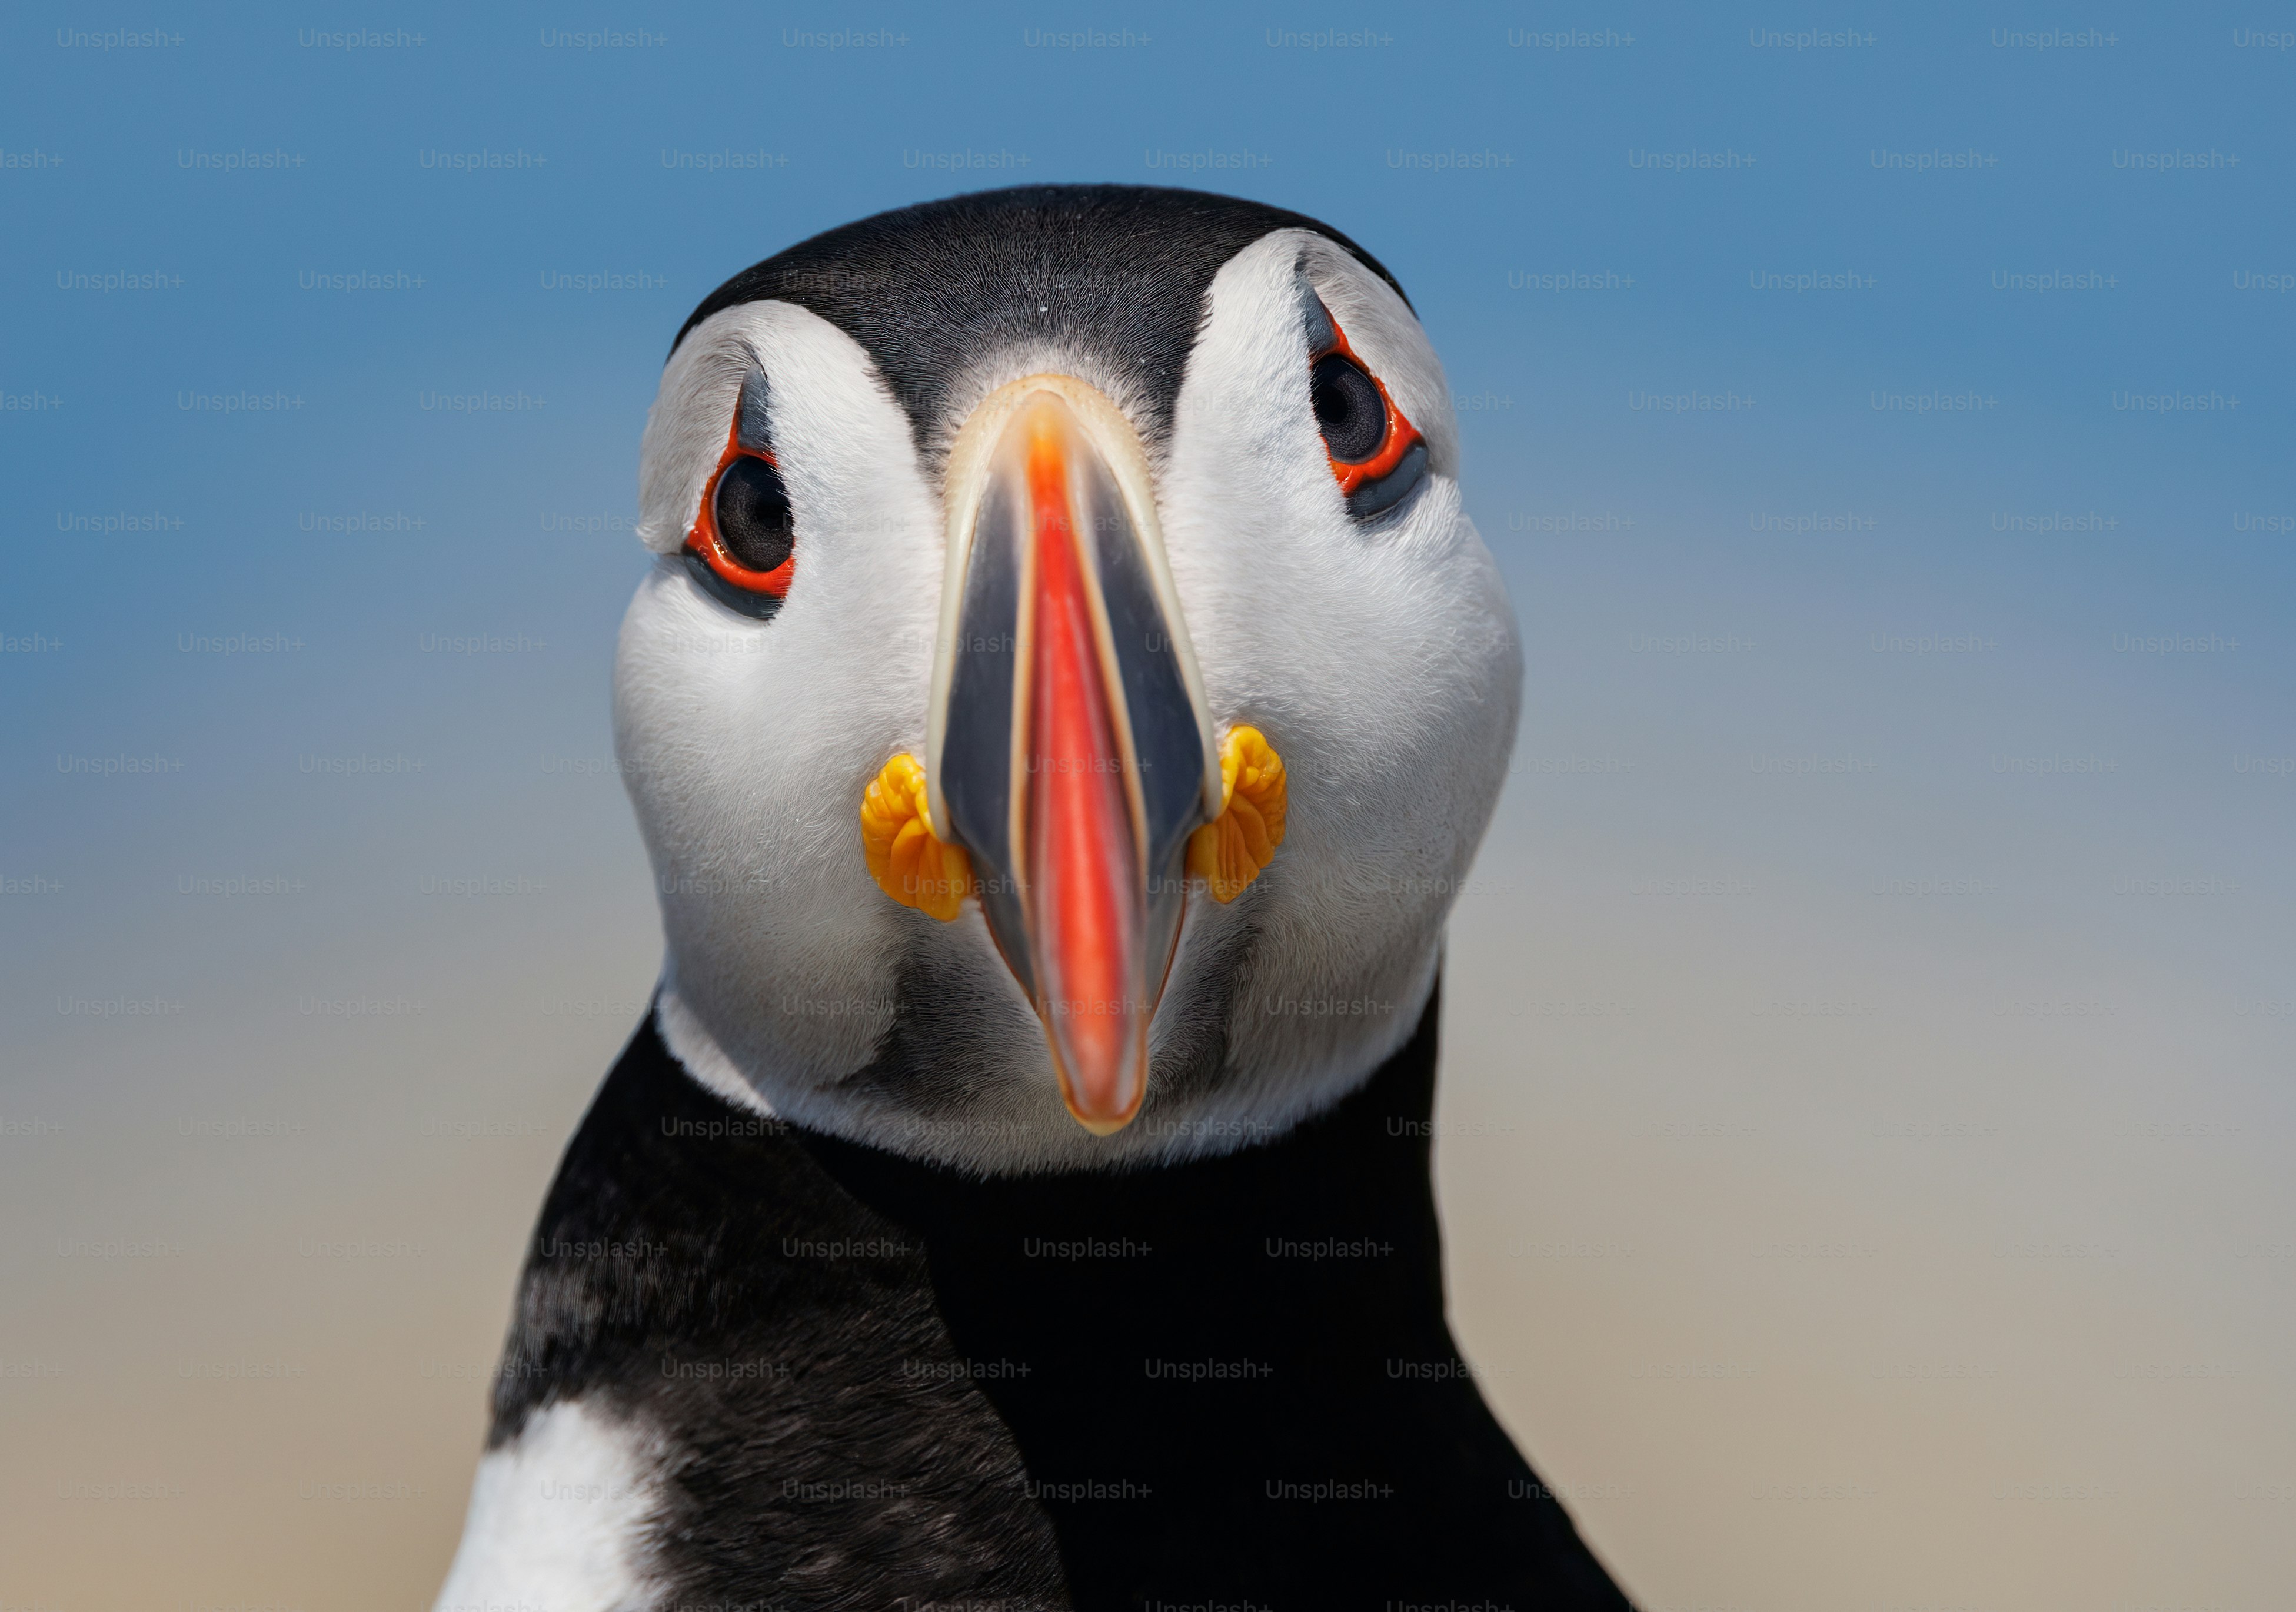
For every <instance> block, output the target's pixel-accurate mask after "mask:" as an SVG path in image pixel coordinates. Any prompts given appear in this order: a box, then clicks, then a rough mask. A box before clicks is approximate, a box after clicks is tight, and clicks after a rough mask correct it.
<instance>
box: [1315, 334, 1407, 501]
mask: <svg viewBox="0 0 2296 1612" xmlns="http://www.w3.org/2000/svg"><path fill="white" fill-rule="evenodd" d="M1308 342H1309V345H1310V346H1311V348H1312V349H1313V351H1311V352H1310V353H1309V355H1308V401H1309V402H1310V403H1312V404H1313V405H1314V406H1315V410H1316V428H1317V429H1318V430H1320V431H1321V432H1323V433H1324V454H1325V456H1327V457H1329V458H1330V460H1331V463H1332V480H1333V481H1337V482H1338V483H1339V484H1340V492H1341V495H1342V496H1343V497H1344V498H1346V499H1347V503H1348V513H1349V514H1351V515H1354V516H1356V517H1357V519H1358V520H1365V519H1368V518H1370V517H1371V516H1373V515H1379V514H1386V513H1387V512H1388V511H1389V510H1390V509H1393V508H1394V507H1395V506H1397V505H1398V504H1400V503H1402V502H1403V500H1404V499H1406V498H1409V497H1410V496H1411V493H1412V490H1413V489H1415V488H1416V487H1417V486H1418V485H1419V484H1420V483H1421V482H1422V481H1425V480H1426V479H1427V443H1426V441H1425V440H1423V438H1422V437H1421V436H1420V434H1419V428H1418V427H1417V426H1415V425H1414V424H1412V423H1411V422H1410V420H1409V419H1407V418H1406V417H1405V415H1404V413H1403V411H1402V410H1401V409H1400V408H1398V407H1396V406H1395V399H1393V398H1391V397H1390V396H1388V393H1387V385H1386V383H1385V382H1382V380H1381V379H1380V378H1379V377H1378V376H1377V375H1375V374H1372V373H1371V370H1370V368H1369V366H1366V365H1365V363H1364V361H1363V360H1362V359H1361V358H1357V356H1356V350H1355V349H1354V348H1352V347H1350V346H1349V345H1348V333H1347V332H1345V331H1343V330H1341V328H1340V322H1339V321H1338V320H1337V319H1334V318H1333V317H1332V310H1331V309H1330V308H1325V307H1324V302H1323V299H1322V298H1320V297H1316V296H1313V295H1311V296H1310V297H1309V300H1308Z"/></svg>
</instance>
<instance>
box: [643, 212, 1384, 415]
mask: <svg viewBox="0 0 2296 1612" xmlns="http://www.w3.org/2000/svg"><path fill="white" fill-rule="evenodd" d="M1284 228H1298V229H1311V230H1314V231H1316V233H1318V234H1323V235H1324V236H1327V237H1329V238H1330V239H1331V240H1333V241H1334V242H1336V243H1338V244H1340V245H1341V246H1343V247H1345V248H1346V249H1347V250H1348V251H1350V252H1352V253H1354V254H1355V256H1356V257H1357V259H1360V260H1361V261H1362V263H1363V264H1364V266H1365V267H1367V268H1369V269H1370V270H1371V271H1372V272H1373V273H1374V274H1376V275H1378V276H1380V278H1382V280H1385V281H1386V282H1387V283H1388V284H1390V285H1392V286H1394V287H1395V292H1396V294H1397V295H1398V296H1402V295H1403V288H1402V286H1401V285H1399V284H1397V283H1396V279H1395V276H1392V275H1390V274H1389V273H1388V272H1387V270H1386V269H1385V268H1384V267H1382V266H1381V264H1380V262H1379V260H1378V259H1375V258H1374V257H1373V256H1372V255H1371V254H1370V253H1369V252H1367V251H1364V250H1363V248H1361V247H1360V246H1357V244H1356V243H1354V242H1352V241H1350V240H1349V239H1348V237H1347V236H1345V235H1343V234H1341V233H1340V232H1339V231H1338V230H1335V229H1333V228H1332V227H1331V226H1329V225H1326V224H1319V223H1317V222H1316V220H1315V219H1313V218H1307V217H1304V216H1302V215H1301V214H1299V213H1294V212H1287V211H1285V210H1283V209H1282V208H1280V207H1268V206H1266V205H1264V204H1263V203H1260V202H1258V201H1242V200H1240V199H1238V198H1236V197H1234V196H1216V195H1212V194H1210V193H1206V192H1203V191H1193V190H1171V189H1166V188H1162V187H1160V186H1153V185H1022V186H1019V187H1016V188H1014V189H1012V190H994V191H982V192H979V193H974V194H972V195H966V196H951V197H948V198H947V199H945V200H942V201H927V202H924V203H922V204H921V205H919V206H915V207H905V208H901V209H898V210H896V211H893V212H887V213H879V214H876V215H875V216H874V217H872V218H863V219H860V220H858V221H857V222H855V223H852V224H848V225H844V226H840V227H839V228H836V229H832V230H828V231H826V232H824V233H823V234H818V235H816V236H814V237H813V238H812V239H811V240H808V241H801V242H799V243H798V244H797V245H795V246H792V247H791V248H789V249H788V250H787V251H782V252H777V253H775V255H774V256H772V257H770V258H767V259H766V260H765V261H764V262H762V263H758V264H754V265H752V266H751V267H748V268H745V269H743V270H742V272H741V273H740V274H738V275H735V276H734V277H733V278H732V279H730V280H728V281H726V284H723V285H721V286H719V287H718V288H717V290H716V291H714V292H710V293H709V296H707V297H705V298H704V299H702V301H701V306H700V307H699V308H695V309H694V310H693V314H692V316H691V317H688V318H687V319H686V321H685V325H683V326H682V327H681V328H680V329H679V331H678V333H677V341H673V342H671V343H670V350H671V351H672V352H675V351H676V349H677V343H678V342H679V341H685V336H686V333H687V332H688V331H691V330H692V329H693V327H694V326H695V325H699V324H700V323H701V321H702V320H704V319H706V318H708V317H709V316H710V315H712V314H714V313H716V312H717V311H718V310H719V309H721V308H734V307H739V306H740V305H741V304H742V303H745V302H757V301H761V300H767V299H772V300H777V301H783V302H793V303H795V304H797V305H798V306H799V307H800V308H808V309H810V310H811V311H812V312H814V313H816V314H818V315H820V316H821V317H823V318H824V319H826V320H828V321H829V322H830V323H831V324H832V325H836V326H837V327H838V328H839V329H840V330H842V331H843V332H844V333H846V334H847V335H849V336H851V337H852V338H853V340H854V341H856V342H857V343H859V344H860V346H861V347H862V348H863V349H864V350H865V351H866V352H867V353H868V354H869V356H870V358H872V359H873V360H874V361H875V363H876V366H877V370H878V373H879V374H881V376H882V377H883V378H884V382H885V384H886V386H887V387H888V388H889V389H890V391H891V392H892V394H893V397H894V399H895V400H896V401H898V403H899V404H900V406H901V407H902V408H903V410H904V411H905V412H906V414H907V415H908V417H909V424H910V429H911V432H913V434H914V438H915V440H916V442H917V445H918V447H919V448H920V449H922V450H924V451H926V452H927V453H928V454H930V453H931V452H933V451H934V450H936V449H937V448H939V446H940V441H939V438H940V434H941V433H942V432H944V431H945V430H947V429H948V428H949V427H950V426H951V425H952V424H954V422H953V421H952V420H951V419H950V418H949V408H948V402H949V389H950V387H951V385H952V384H953V383H955V382H960V381H962V380H963V379H964V377H965V376H966V374H968V373H969V371H970V369H971V366H972V365H973V364H974V363H975V362H976V361H977V360H979V359H980V357H981V356H982V355H983V354H987V353H994V352H997V351H1000V350H1006V349H1009V348H1013V347H1016V346H1025V345H1027V344H1029V343H1031V342H1037V341H1057V342H1059V343H1061V344H1062V345H1063V346H1064V347H1066V348H1068V349H1070V350H1080V351H1083V352H1085V353H1088V354H1090V355H1091V356H1092V357H1093V358H1095V359H1097V360H1098V361H1099V362H1100V363H1101V364H1102V365H1103V368H1104V371H1105V373H1107V374H1120V375H1123V376H1126V377H1127V378H1128V381H1129V382H1130V385H1129V387H1128V390H1129V391H1132V392H1133V393H1134V395H1135V397H1136V399H1137V400H1138V403H1139V405H1140V413H1141V415H1142V417H1140V418H1137V419H1136V420H1135V421H1134V422H1133V424H1135V425H1136V427H1137V428H1138V429H1139V430H1140V432H1141V434H1142V436H1143V437H1144V439H1146V440H1148V441H1149V442H1150V443H1151V444H1152V445H1153V444H1157V443H1160V441H1161V440H1162V438H1163V437H1164V435H1165V434H1166V433H1167V432H1169V429H1170V426H1171V421H1172V408H1173V404H1174V401H1175V399H1177V397H1178V395H1179V390H1180V379H1181V375H1182V374H1183V372H1184V371H1185V367H1186V366H1187V361H1188V351H1189V349H1190V347H1191V346H1192V345H1193V342H1194V341H1195V339H1196V332H1197V330H1198V328H1199V327H1200V325H1201V322H1202V317H1203V301H1204V293H1205V292H1207V291H1209V290H1210V286H1211V283H1212V276H1215V275H1217V274H1218V272H1219V270H1220V267H1221V265H1223V264H1225V263H1226V261H1227V260H1228V259H1230V258H1232V257H1234V256H1235V254H1236V253H1237V252H1239V251H1242V250H1243V249H1244V248H1245V247H1247V246H1249V245H1251V243H1253V242H1254V241H1257V240H1259V238H1260V237H1261V236H1262V235H1265V234H1267V233H1268V232H1269V231H1270V230H1275V229H1284ZM1406 300H1407V299H1406Z"/></svg>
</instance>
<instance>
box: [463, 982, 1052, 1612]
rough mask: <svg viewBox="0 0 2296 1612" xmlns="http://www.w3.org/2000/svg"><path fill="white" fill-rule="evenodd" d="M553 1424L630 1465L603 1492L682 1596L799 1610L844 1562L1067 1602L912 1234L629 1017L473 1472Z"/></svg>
mask: <svg viewBox="0 0 2296 1612" xmlns="http://www.w3.org/2000/svg"><path fill="white" fill-rule="evenodd" d="M569 1412H571V1413H572V1414H573V1415H575V1416H578V1417H579V1418H581V1419H584V1420H585V1421H586V1423H589V1424H594V1425H595V1426H596V1427H604V1428H610V1429H611V1430H612V1431H613V1434H614V1435H615V1436H617V1437H619V1442H620V1444H621V1446H622V1448H623V1450H624V1451H625V1452H626V1456H627V1461H628V1462H630V1463H634V1464H635V1466H636V1467H637V1468H641V1469H642V1470H643V1473H644V1476H643V1479H642V1480H640V1481H637V1482H633V1483H631V1484H629V1485H626V1486H627V1487H629V1488H631V1489H633V1490H634V1491H641V1492H643V1493H644V1495H645V1496H646V1497H647V1504H646V1506H645V1512H646V1515H644V1517H642V1518H638V1519H636V1521H635V1527H634V1530H633V1531H634V1532H635V1534H636V1535H637V1541H636V1542H637V1544H638V1545H639V1546H640V1547H641V1550H642V1553H643V1554H644V1557H645V1558H646V1559H645V1560H644V1563H643V1564H642V1566H643V1569H644V1576H645V1577H646V1578H648V1579H649V1580H650V1581H652V1582H655V1583H660V1584H664V1585H667V1586H669V1587H672V1588H674V1589H675V1590H676V1591H677V1592H678V1599H679V1600H681V1601H690V1600H693V1598H694V1597H697V1596H701V1595H703V1593H704V1592H705V1591H706V1592H707V1599H710V1600H726V1601H737V1600H738V1601H741V1602H745V1603H754V1604H758V1605H767V1604H782V1603H783V1602H786V1603H787V1604H791V1605H804V1604H808V1597H807V1595H806V1594H805V1593H804V1592H805V1591H807V1590H808V1589H811V1590H816V1591H819V1592H820V1593H821V1594H823V1595H824V1597H832V1598H833V1596H834V1593H835V1591H838V1590H840V1589H849V1588H850V1585H851V1582H852V1578H851V1575H852V1574H853V1573H854V1571H855V1570H856V1564H857V1562H867V1563H869V1564H871V1566H872V1567H873V1569H874V1570H875V1571H876V1572H878V1573H880V1574H881V1575H883V1580H884V1582H885V1583H888V1584H896V1583H897V1584H898V1585H900V1586H902V1588H903V1591H904V1592H905V1593H909V1594H914V1595H918V1596H920V1597H922V1599H925V1600H954V1599H978V1598H980V1597H982V1596H992V1597H1008V1598H1011V1597H1017V1598H1019V1599H1018V1600H1013V1601H1011V1602H1010V1604H1013V1605H1023V1604H1026V1605H1031V1606H1056V1605H1064V1604H1065V1597H1066V1591H1065V1590H1064V1589H1063V1588H1062V1576H1061V1571H1060V1567H1059V1559H1058V1554H1057V1550H1056V1547H1055V1544H1054V1535H1053V1532H1052V1527H1051V1525H1050V1523H1049V1522H1048V1521H1047V1520H1046V1517H1045V1514H1044V1512H1043V1510H1042V1509H1040V1508H1039V1507H1038V1506H1037V1503H1036V1502H1035V1501H1033V1500H1031V1499H1030V1498H1029V1495H1028V1493H1027V1491H1026V1487H1025V1482H1024V1471H1023V1468H1022V1465H1021V1454H1020V1451H1019V1448H1018V1446H1017V1445H1016V1444H1015V1443H1014V1442H1013V1438H1012V1435H1010V1433H1009V1432H1008V1431H1007V1430H1006V1428H1005V1425H1004V1423H1003V1422H1002V1421H1001V1420H1000V1419H998V1417H997V1415H996V1411H995V1410H993V1409H992V1408H991V1407H990V1405H989V1403H988V1401H987V1399H985V1398H984V1397H983V1396H982V1394H980V1390H979V1388H978V1387H977V1386H975V1385H974V1384H973V1383H972V1381H971V1380H970V1378H969V1374H968V1372H967V1369H966V1367H965V1364H964V1360H963V1358H962V1357H961V1356H960V1355H959V1354H958V1353H957V1352H956V1349H955V1345H954V1344H953V1343H952V1341H951V1339H950V1336H949V1333H948V1329H947V1327H946V1326H945V1325H944V1324H943V1322H942V1320H941V1319H940V1315H939V1312H938V1310H937V1309H936V1307H935V1304H934V1299H933V1292H932V1286H931V1279H930V1276H929V1275H928V1272H927V1269H926V1263H925V1254H924V1250H923V1248H922V1246H921V1245H920V1243H919V1241H918V1239H917V1238H915V1237H914V1235H913V1234H911V1233H907V1232H905V1231H904V1230H902V1229H901V1228H899V1227H898V1226H896V1225H894V1224H893V1223H891V1222H890V1221H885V1220H883V1219H881V1218H880V1217H879V1216H878V1215H877V1214H875V1213H873V1212H872V1211H870V1210H869V1209H868V1208H866V1207H865V1206H864V1205H862V1204H861V1203H859V1202H858V1201H857V1200H856V1199H855V1198H854V1197H851V1196H850V1195H849V1194H848V1193H847V1192H846V1191H845V1190H844V1189H843V1188H840V1186H839V1185H838V1184H837V1182H836V1181H835V1180H832V1178H831V1177H830V1176H829V1175H827V1174H826V1173H825V1172H823V1171H822V1169H821V1168H820V1166H819V1165H818V1164H816V1163H815V1162H814V1161H813V1159H812V1158H811V1157H810V1156H809V1155H808V1152H807V1149H806V1148H805V1147H804V1146H803V1145H802V1144H801V1142H800V1141H799V1140H798V1139H796V1137H795V1135H794V1133H793V1132H792V1131H791V1129H790V1128H789V1127H788V1125H787V1124H786V1123H784V1122H783V1121H780V1120H776V1119H775V1118H773V1117H771V1116H769V1115H766V1114H758V1113H754V1112H750V1111H746V1110H743V1109H741V1108H737V1107H735V1106H733V1105H731V1104H729V1103H727V1102H726V1100H725V1099H723V1098H719V1097H718V1096H717V1095H716V1094H714V1093H712V1092H710V1091H708V1090H704V1089H703V1088H702V1087H701V1085H700V1084H699V1083H698V1082H695V1081H694V1080H693V1079H692V1078H691V1077H690V1076H689V1075H687V1074H686V1073H685V1070H684V1069H683V1068H682V1067H681V1066H680V1065H678V1064H677V1062H676V1059H675V1057H673V1056H672V1055H671V1054H670V1052H669V1050H668V1048H667V1047H666V1046H665V1045H664V1043H663V1041H662V1039H661V1037H660V1033H659V1032H658V1030H657V1028H656V1026H655V1023H654V1021H653V1019H652V1016H649V1017H648V1019H647V1021H646V1023H645V1024H644V1025H642V1026H641V1027H640V1028H639V1030H638V1032H637V1033H636V1034H635V1036H633V1037H632V1039H631V1040H630V1043H629V1045H628V1047H627V1049H625V1050H624V1051H623V1053H622V1056H621V1057H620V1059H619V1061H618V1062H617V1063H616V1065H615V1066H614V1069H613V1071H612V1073H611V1074H609V1075H608V1077H607V1079H606V1082H605V1083H604V1085H603V1087H602V1088H601V1089H600V1090H599V1092H598V1095H597V1097H596V1098H595V1099H594V1101H593V1103H592V1104H591V1106H590V1110H589V1112H588V1114H586V1115H585V1117H584V1119H583V1121H582V1123H581V1125H580V1127H579V1129H578V1131H577V1132H576V1135H575V1137H574V1139H573V1141H572V1142H571V1143H570V1145H569V1147H568V1148H567V1151H566V1155H565V1157H564V1159H563V1161H562V1164H561V1165H560V1168H559V1172H558V1175H557V1177H556V1179H555V1180H553V1183H552V1186H551V1188H550V1192H549V1195H548V1197H546V1198H545V1202H544V1205H543V1210H542V1214H541V1218H540V1221H539V1222H538V1224H537V1228H536V1232H535V1240H534V1244H533V1246H532V1247H531V1248H529V1251H528V1256H527V1262H526V1269H525V1272H524V1275H523V1278H522V1279H521V1285H520V1292H519V1300H518V1309H517V1313H516V1316H515V1317H514V1319H513V1320H512V1327H511V1335H510V1339H509V1344H508V1346H507V1348H506V1349H505V1351H504V1361H503V1364H502V1367H501V1369H500V1374H499V1376H498V1377H497V1378H496V1386H495V1395H494V1420H493V1426H492V1429H491V1431H490V1433H489V1435H488V1448H489V1452H490V1453H489V1456H488V1460H489V1462H505V1461H506V1462H509V1463H516V1462H517V1461H518V1460H520V1458H521V1450H522V1446H523V1445H524V1444H525V1443H527V1441H528V1440H529V1437H530V1436H537V1437H541V1438H545V1439H547V1438H557V1439H560V1440H561V1441H563V1440H564V1438H565V1435H564V1433H563V1432H562V1428H563V1427H564V1426H565V1424H566V1422H567V1421H568V1419H569V1415H568V1413H569ZM593 1442H594V1441H593ZM541 1481H545V1482H546V1481H547V1479H546V1478H544V1479H542V1480H541ZM485 1483H486V1475H485V1474H484V1473H483V1472H482V1473H481V1477H480V1485H481V1487H483V1486H484V1485H485ZM475 1510H476V1508H475V1506H474V1516H475Z"/></svg>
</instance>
